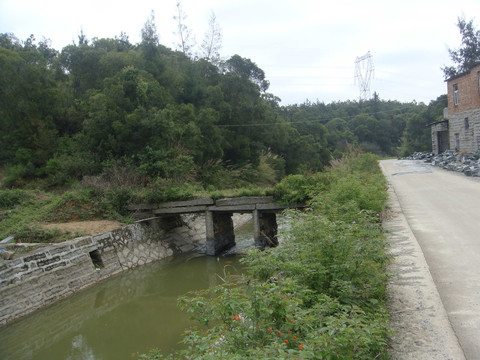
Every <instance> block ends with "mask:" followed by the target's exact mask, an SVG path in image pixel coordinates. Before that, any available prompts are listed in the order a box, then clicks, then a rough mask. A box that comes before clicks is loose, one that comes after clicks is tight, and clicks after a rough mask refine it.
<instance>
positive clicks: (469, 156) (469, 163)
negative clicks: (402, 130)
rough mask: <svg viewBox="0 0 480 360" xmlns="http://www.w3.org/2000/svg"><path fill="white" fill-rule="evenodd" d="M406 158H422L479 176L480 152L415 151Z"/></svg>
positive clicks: (444, 167) (435, 164)
mask: <svg viewBox="0 0 480 360" xmlns="http://www.w3.org/2000/svg"><path fill="white" fill-rule="evenodd" d="M404 159H406V160H423V161H425V162H426V163H430V164H432V165H433V166H438V167H441V168H442V169H445V170H449V171H456V172H461V173H464V174H465V175H467V176H479V177H480V153H465V152H457V151H452V150H448V151H445V152H444V153H441V154H439V155H435V154H433V153H421V152H416V153H414V154H413V155H410V156H408V157H406V158H404Z"/></svg>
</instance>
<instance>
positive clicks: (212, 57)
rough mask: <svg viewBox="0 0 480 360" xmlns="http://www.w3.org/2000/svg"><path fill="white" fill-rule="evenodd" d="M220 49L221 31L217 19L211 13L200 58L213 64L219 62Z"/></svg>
mask: <svg viewBox="0 0 480 360" xmlns="http://www.w3.org/2000/svg"><path fill="white" fill-rule="evenodd" d="M221 48H222V29H221V28H220V25H219V24H218V23H217V17H216V16H215V13H214V12H213V11H212V12H211V13H210V19H209V20H208V30H207V31H206V32H205V37H204V38H203V42H202V45H201V46H200V50H201V54H200V56H201V57H202V58H204V59H206V60H207V61H210V62H212V63H214V64H218V63H219V62H220V49H221Z"/></svg>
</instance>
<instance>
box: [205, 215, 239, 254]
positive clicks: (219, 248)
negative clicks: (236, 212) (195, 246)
mask: <svg viewBox="0 0 480 360" xmlns="http://www.w3.org/2000/svg"><path fill="white" fill-rule="evenodd" d="M205 226H206V237H207V239H206V249H205V252H206V254H207V255H212V256H214V255H217V254H219V253H221V252H223V251H226V250H228V249H230V248H232V247H233V246H235V233H234V231H233V220H232V213H224V212H213V211H206V212H205Z"/></svg>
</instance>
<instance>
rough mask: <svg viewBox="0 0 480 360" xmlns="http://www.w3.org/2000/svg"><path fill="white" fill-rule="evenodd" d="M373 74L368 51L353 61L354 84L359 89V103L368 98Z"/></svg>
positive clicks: (373, 69) (370, 55)
mask: <svg viewBox="0 0 480 360" xmlns="http://www.w3.org/2000/svg"><path fill="white" fill-rule="evenodd" d="M374 73H375V67H374V66H373V60H372V54H370V51H369V52H367V53H366V54H365V55H363V56H357V58H356V59H355V83H357V84H358V86H359V87H360V101H362V100H368V99H369V98H370V82H371V80H372V77H373V76H374Z"/></svg>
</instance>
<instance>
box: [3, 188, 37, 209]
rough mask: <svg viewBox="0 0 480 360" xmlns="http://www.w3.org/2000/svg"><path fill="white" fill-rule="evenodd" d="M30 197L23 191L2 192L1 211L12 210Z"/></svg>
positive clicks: (8, 190) (7, 190)
mask: <svg viewBox="0 0 480 360" xmlns="http://www.w3.org/2000/svg"><path fill="white" fill-rule="evenodd" d="M29 197H30V196H28V195H27V193H26V192H25V191H22V190H10V189H5V190H0V209H11V208H13V207H14V206H15V205H18V204H20V203H21V202H22V201H23V200H24V199H26V198H29Z"/></svg>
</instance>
